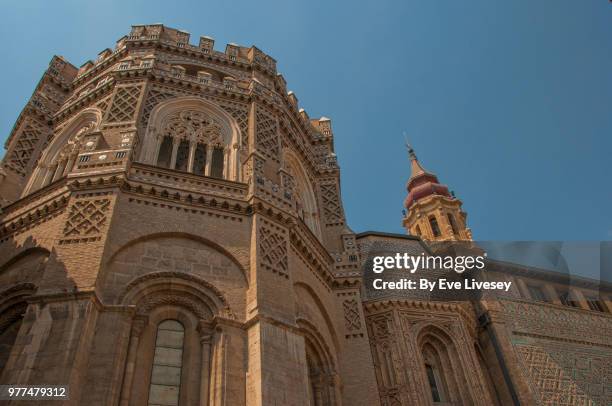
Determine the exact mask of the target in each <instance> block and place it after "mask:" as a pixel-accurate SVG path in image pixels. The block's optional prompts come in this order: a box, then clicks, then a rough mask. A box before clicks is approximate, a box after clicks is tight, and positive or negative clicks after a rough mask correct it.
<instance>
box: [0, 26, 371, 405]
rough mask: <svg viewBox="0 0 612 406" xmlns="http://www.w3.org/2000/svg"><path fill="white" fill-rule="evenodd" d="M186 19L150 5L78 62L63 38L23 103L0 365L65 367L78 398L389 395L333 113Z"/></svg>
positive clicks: (59, 372) (38, 378) (21, 369)
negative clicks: (368, 325)
mask: <svg viewBox="0 0 612 406" xmlns="http://www.w3.org/2000/svg"><path fill="white" fill-rule="evenodd" d="M189 38H190V35H189V34H188V33H186V32H183V31H179V30H176V29H172V28H168V27H165V26H163V25H139V26H134V27H133V28H132V30H131V32H130V33H129V34H128V35H127V36H125V37H123V38H121V39H120V40H119V41H118V42H117V43H116V46H115V47H114V49H105V50H103V51H102V52H101V53H100V54H99V55H98V57H97V58H96V59H95V60H93V61H88V62H86V63H85V64H83V65H82V66H81V67H80V68H77V67H75V66H73V65H72V64H70V63H69V62H68V61H66V60H65V59H63V58H62V57H54V58H53V59H52V60H51V62H50V65H49V68H48V69H47V70H46V72H45V73H44V74H43V76H42V78H41V80H40V82H39V83H38V85H37V87H36V89H35V91H34V94H33V95H32V98H31V99H30V100H29V102H28V103H27V105H26V107H25V108H24V109H23V111H22V112H21V114H20V115H19V118H18V119H17V122H16V124H15V126H14V129H13V131H12V133H11V134H10V137H9V138H8V141H7V143H6V147H7V153H6V157H5V159H4V160H3V161H2V171H1V173H0V175H1V179H0V196H1V198H2V206H4V207H3V208H2V214H1V215H2V217H1V224H0V239H1V240H0V241H1V244H0V259H1V263H0V298H2V299H0V343H1V344H2V347H1V348H2V349H4V351H0V371H3V372H2V374H3V375H2V382H12V383H23V384H28V383H29V384H34V383H37V382H38V383H41V382H45V383H47V384H54V383H55V384H59V383H69V384H70V386H71V393H70V396H71V399H73V401H74V402H75V403H74V404H121V405H128V404H129V405H133V404H144V403H141V402H145V403H146V402H149V404H154V403H155V404H176V402H180V403H181V404H186V405H194V404H200V405H205V404H207V405H241V404H245V402H246V404H249V405H250V404H252V405H272V404H283V405H303V404H307V402H308V399H318V400H317V402H318V403H317V404H341V403H342V402H345V404H357V400H356V399H365V400H367V403H368V404H377V402H378V399H377V394H376V392H375V391H374V392H373V391H371V390H368V389H367V388H368V387H369V388H373V387H376V380H375V376H374V372H373V371H372V370H370V369H368V367H366V366H360V363H365V364H366V365H367V364H369V363H371V357H369V355H367V354H369V353H368V344H367V340H366V339H365V338H364V325H365V322H364V321H363V313H362V310H361V309H360V307H359V305H358V303H360V299H359V297H360V293H359V284H358V283H357V282H356V279H355V276H354V270H355V269H357V268H358V262H357V261H358V255H357V252H356V243H355V235H354V234H353V233H352V232H351V231H350V230H349V229H348V228H347V225H346V221H345V218H344V211H343V207H342V203H341V200H340V183H339V167H338V165H337V163H336V156H335V154H334V145H333V130H332V125H331V120H330V119H328V118H325V117H323V118H321V119H313V118H310V117H309V116H308V114H307V113H306V112H305V111H304V109H301V108H299V106H298V99H297V97H296V95H295V94H293V92H290V91H287V88H286V83H285V79H284V78H283V76H282V75H281V74H279V73H278V72H277V71H276V61H275V60H274V59H273V58H271V57H270V56H268V55H266V54H265V53H263V52H262V51H260V50H259V49H258V48H256V47H254V46H253V47H242V46H238V45H236V44H229V45H227V46H226V47H225V50H224V51H223V52H220V51H217V50H215V48H214V40H213V39H212V38H210V37H201V38H200V39H199V43H198V44H197V45H192V44H191V43H190V42H189ZM351 272H352V273H351ZM344 309H346V310H344ZM345 311H346V314H347V316H346V317H349V318H350V321H351V323H352V324H349V325H348V327H345V324H344V323H345V321H344V320H345ZM7 326H8V327H7ZM5 327H6V328H5ZM347 328H348V330H347V331H345V329H347ZM346 334H350V335H351V336H352V335H355V337H356V338H355V339H354V340H350V341H347V340H345V338H344V337H345V335H346ZM349 350H350V351H354V352H359V353H361V354H365V356H362V357H360V358H359V359H351V357H348V356H344V355H341V354H342V353H343V352H345V351H349ZM182 354H184V356H183V355H182ZM351 370H353V371H354V370H364V371H366V372H365V375H363V374H362V375H361V376H353V375H350V374H349V375H346V377H342V378H341V374H342V373H343V371H351ZM368 371H369V372H368ZM143 377H144V378H143ZM364 383H365V384H366V385H364ZM147 399H148V400H147Z"/></svg>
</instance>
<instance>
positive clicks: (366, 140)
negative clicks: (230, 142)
mask: <svg viewBox="0 0 612 406" xmlns="http://www.w3.org/2000/svg"><path fill="white" fill-rule="evenodd" d="M2 11H3V13H2V14H3V23H2V24H1V25H0V34H1V35H2V38H3V39H4V41H3V42H2V51H3V56H4V58H3V59H4V63H3V64H2V65H1V66H0V86H1V89H2V90H3V92H2V93H3V94H2V97H0V137H1V138H2V140H4V139H6V137H7V136H8V134H9V131H10V129H11V127H12V125H13V123H14V122H15V119H16V118H17V115H18V114H19V111H20V110H21V108H22V107H23V105H24V103H25V102H26V100H27V99H28V97H29V96H30V95H31V92H32V90H33V88H34V86H35V85H36V82H37V81H38V80H39V78H40V76H41V74H42V72H43V71H44V69H45V68H46V66H47V64H48V62H49V60H50V58H51V56H52V55H53V54H59V55H63V56H64V57H66V58H67V59H68V60H69V61H71V62H72V63H73V64H75V65H77V66H78V65H81V64H82V63H83V62H85V61H86V60H87V59H90V58H95V56H96V55H97V53H98V52H99V51H101V50H102V49H104V48H106V47H112V46H113V45H114V42H115V40H117V39H118V38H120V37H121V36H122V35H124V34H126V33H127V32H128V31H129V28H130V26H131V25H132V24H142V23H156V22H161V23H164V24H166V25H168V26H170V27H174V28H180V29H184V30H187V31H189V32H191V34H192V43H196V42H197V38H198V37H199V36H200V35H210V36H213V37H214V38H215V39H216V40H217V48H218V49H220V50H223V49H224V47H225V44H226V43H227V42H236V43H238V44H240V45H245V46H250V45H252V44H255V45H257V46H258V47H259V48H261V49H263V50H264V51H265V52H267V53H269V54H270V55H272V56H273V57H274V58H275V59H276V60H277V61H278V67H279V71H280V72H282V73H283V75H284V76H285V78H286V79H287V82H288V87H289V89H291V90H293V91H294V92H295V93H296V95H297V96H298V98H299V100H300V105H301V107H304V108H305V109H306V111H307V112H308V113H309V114H310V116H311V117H319V116H321V115H325V116H329V117H331V118H332V120H333V126H334V131H335V137H336V138H335V139H336V152H337V153H338V156H339V162H340V165H341V168H342V194H343V199H344V205H345V209H346V212H347V217H348V220H349V224H350V225H351V227H352V228H353V229H354V230H355V231H365V230H382V231H389V232H400V233H401V232H403V230H402V228H401V210H402V202H403V199H404V197H405V195H406V190H405V183H406V180H407V178H408V176H409V165H408V161H407V156H406V152H405V150H404V147H403V143H404V142H403V136H402V133H403V132H406V133H407V134H408V137H409V139H410V141H411V143H412V144H413V145H414V148H415V149H416V151H417V154H418V156H419V158H420V159H421V161H422V162H423V164H424V166H425V167H426V168H428V169H429V170H431V171H434V172H436V173H437V174H438V175H439V177H440V179H441V181H443V182H444V183H446V184H448V185H449V187H450V188H451V190H454V191H455V192H456V194H457V196H458V197H460V198H461V199H462V200H463V202H464V208H465V210H466V211H467V212H468V222H469V225H470V227H471V228H472V230H473V233H474V236H475V238H476V239H479V240H610V239H612V215H611V214H610V208H611V207H612V187H611V186H612V181H611V179H610V178H611V175H612V163H611V162H610V151H612V4H611V3H610V2H609V1H607V0H512V1H497V0H481V1H476V0H472V1H467V0H465V1H453V0H446V1H438V0H420V1H407V0H406V1H399V0H398V1H376V2H374V1H372V2H356V1H330V0H328V1H312V0H311V1H302V2H293V1H286V0H285V1H270V2H268V1H245V2H241V1H227V0H226V1H208V2H204V1H191V2H187V1H153V0H149V1H122V2H120V1H109V2H85V1H59V0H55V1H47V0H44V1H22V2H19V3H17V2H7V3H5V4H4V5H3V7H2Z"/></svg>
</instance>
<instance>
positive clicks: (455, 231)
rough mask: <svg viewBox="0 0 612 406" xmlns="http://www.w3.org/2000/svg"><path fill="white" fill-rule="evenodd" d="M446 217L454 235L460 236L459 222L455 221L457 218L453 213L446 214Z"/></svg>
mask: <svg viewBox="0 0 612 406" xmlns="http://www.w3.org/2000/svg"><path fill="white" fill-rule="evenodd" d="M446 217H447V218H448V224H450V226H451V229H452V230H453V234H455V235H457V234H459V229H458V228H457V222H456V221H455V216H453V215H452V214H451V213H446Z"/></svg>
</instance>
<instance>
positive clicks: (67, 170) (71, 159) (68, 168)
mask: <svg viewBox="0 0 612 406" xmlns="http://www.w3.org/2000/svg"><path fill="white" fill-rule="evenodd" d="M75 160H76V157H75V156H74V155H70V156H69V157H68V163H66V167H65V168H64V174H63V176H66V175H68V173H70V171H71V170H72V167H73V166H74V161H75Z"/></svg>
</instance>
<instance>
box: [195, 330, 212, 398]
mask: <svg viewBox="0 0 612 406" xmlns="http://www.w3.org/2000/svg"><path fill="white" fill-rule="evenodd" d="M198 333H200V345H201V347H202V348H201V351H202V362H201V366H200V406H208V400H209V399H208V398H209V393H210V348H211V342H212V329H211V327H210V324H209V323H207V322H205V321H203V320H201V321H200V324H199V325H198Z"/></svg>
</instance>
